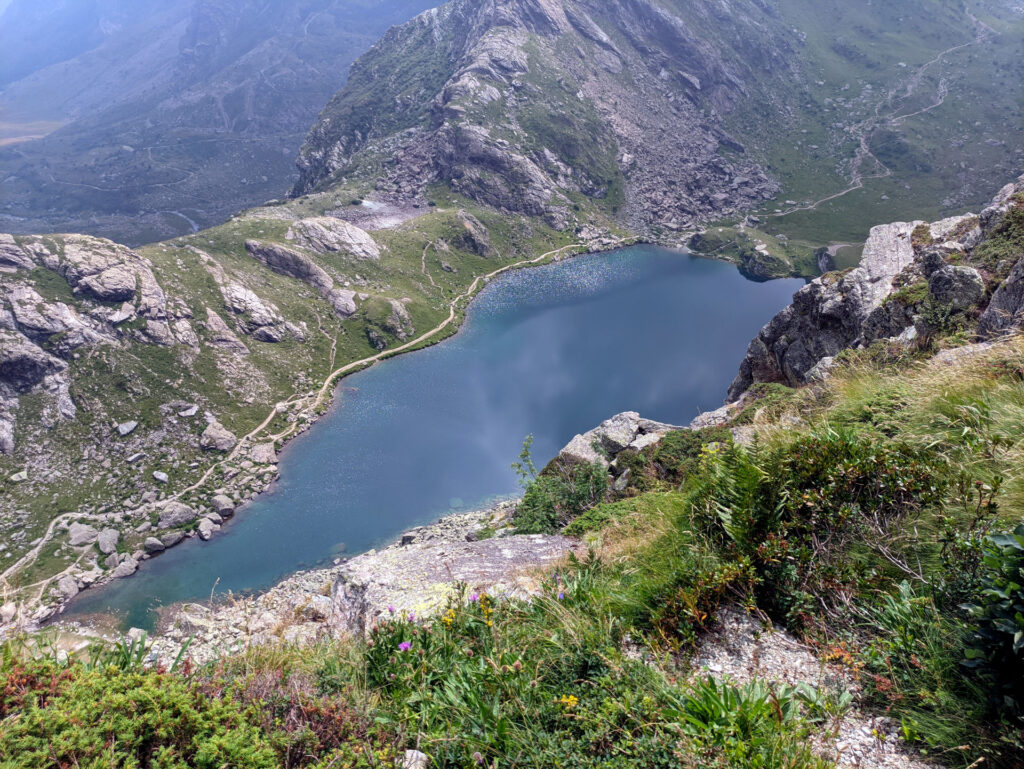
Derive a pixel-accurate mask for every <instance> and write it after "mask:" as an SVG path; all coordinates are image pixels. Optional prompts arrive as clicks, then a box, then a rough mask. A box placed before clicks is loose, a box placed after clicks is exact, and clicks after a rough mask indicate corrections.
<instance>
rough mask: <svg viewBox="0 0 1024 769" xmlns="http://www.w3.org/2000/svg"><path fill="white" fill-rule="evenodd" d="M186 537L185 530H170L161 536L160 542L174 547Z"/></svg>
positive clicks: (165, 545)
mask: <svg viewBox="0 0 1024 769" xmlns="http://www.w3.org/2000/svg"><path fill="white" fill-rule="evenodd" d="M183 539H185V532H183V531H169V532H167V533H166V534H164V535H163V536H162V537H160V542H161V544H162V545H163V546H164V547H174V546H175V545H176V544H178V543H179V542H181V540H183Z"/></svg>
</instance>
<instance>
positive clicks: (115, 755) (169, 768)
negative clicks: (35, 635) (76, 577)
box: [0, 656, 279, 769]
mask: <svg viewBox="0 0 1024 769" xmlns="http://www.w3.org/2000/svg"><path fill="white" fill-rule="evenodd" d="M3 676H4V678H5V681H4V683H5V687H4V692H5V695H4V708H5V709H8V708H14V709H16V711H17V716H16V717H12V718H7V719H5V721H4V722H3V725H2V726H0V763H2V764H3V766H4V767H10V769H19V768H21V767H24V769H39V767H48V766H53V767H64V766H68V767H71V766H82V767H101V766H118V767H153V768H154V769H185V768H186V767H196V768H197V769H234V768H237V769H250V768H252V769H259V768H261V767H266V769H273V768H274V767H277V766H278V765H279V764H278V762H277V759H276V756H275V754H274V751H273V750H272V749H271V747H270V745H268V743H267V741H266V739H265V738H264V737H263V735H262V734H261V733H260V730H259V729H258V728H256V727H255V726H253V725H251V724H249V723H248V722H247V721H246V718H245V712H244V711H243V708H242V707H241V706H240V705H239V704H238V703H236V702H235V701H234V700H233V699H232V698H231V697H229V696H222V697H209V696H207V695H206V694H205V693H204V692H202V691H201V690H200V689H199V688H198V687H196V686H193V685H191V684H190V683H189V682H188V681H186V680H185V679H184V678H181V677H179V676H177V675H175V674H171V673H163V672H160V671H146V672H136V671H128V672H126V671H122V670H119V669H117V668H116V667H110V668H108V669H106V670H102V669H99V668H96V669H92V670H87V669H84V668H82V667H81V666H75V667H71V668H68V669H66V670H63V671H59V672H58V670H57V668H56V667H55V666H54V663H52V662H49V661H46V660H43V661H28V662H24V661H20V660H18V659H16V658H14V657H10V656H9V657H8V659H7V660H6V661H5V663H4V668H3Z"/></svg>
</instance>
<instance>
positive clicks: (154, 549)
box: [142, 537, 167, 553]
mask: <svg viewBox="0 0 1024 769" xmlns="http://www.w3.org/2000/svg"><path fill="white" fill-rule="evenodd" d="M142 547H143V549H144V550H145V551H146V552H147V553H160V552H163V551H164V550H166V549H167V546H166V545H164V543H163V542H161V541H160V540H159V539H157V538H156V537H146V541H145V542H144V543H143V544H142Z"/></svg>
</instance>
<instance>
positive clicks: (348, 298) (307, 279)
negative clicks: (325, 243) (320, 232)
mask: <svg viewBox="0 0 1024 769" xmlns="http://www.w3.org/2000/svg"><path fill="white" fill-rule="evenodd" d="M245 250H246V251H248V252H249V254H250V255H251V256H252V258H253V259H255V260H256V261H258V262H261V263H262V264H264V265H266V266H267V267H268V268H269V269H271V270H273V271H274V272H276V273H278V274H280V275H285V276H287V277H290V278H295V279H296V280H301V281H302V282H303V283H306V284H308V285H310V286H312V287H313V288H315V289H316V290H317V292H318V293H319V294H320V295H321V296H322V297H323V298H324V299H326V300H327V301H328V302H329V303H330V305H331V306H332V307H333V308H334V311H335V313H336V314H337V315H338V316H339V317H341V318H347V317H349V316H351V315H353V314H354V313H355V311H356V303H355V298H356V293H355V292H354V291H349V290H348V289H345V288H339V287H336V286H335V284H334V278H332V277H331V276H330V275H329V274H328V273H327V271H326V270H325V269H324V268H323V267H321V266H320V265H318V264H317V263H316V262H314V261H313V260H312V259H310V258H309V257H308V256H306V255H305V254H303V253H302V252H301V251H296V250H295V249H293V248H288V247H287V246H282V245H279V244H277V243H264V242H262V241H259V240H247V241H246V242H245Z"/></svg>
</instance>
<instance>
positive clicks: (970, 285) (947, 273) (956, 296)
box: [928, 264, 985, 310]
mask: <svg viewBox="0 0 1024 769" xmlns="http://www.w3.org/2000/svg"><path fill="white" fill-rule="evenodd" d="M928 290H929V291H930V292H931V295H932V296H934V297H935V299H936V300H937V301H939V302H941V303H942V304H948V305H951V306H952V307H953V308H954V309H956V310H966V309H967V308H968V307H973V306H974V305H976V304H978V303H979V302H980V301H981V300H982V299H984V298H985V281H984V280H982V278H981V275H980V274H979V273H978V271H977V270H976V269H974V268H973V267H959V266H954V265H951V264H947V265H945V266H943V267H940V268H939V269H937V270H935V272H933V273H932V274H931V277H930V278H929V279H928Z"/></svg>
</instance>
